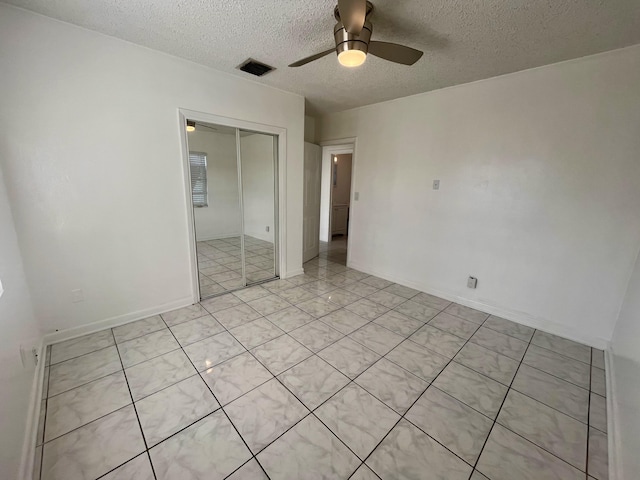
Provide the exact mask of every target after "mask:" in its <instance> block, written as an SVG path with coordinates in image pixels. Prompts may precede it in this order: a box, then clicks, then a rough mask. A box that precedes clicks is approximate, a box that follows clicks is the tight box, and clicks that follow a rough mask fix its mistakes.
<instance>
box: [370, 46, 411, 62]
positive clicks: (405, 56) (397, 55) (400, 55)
mask: <svg viewBox="0 0 640 480" xmlns="http://www.w3.org/2000/svg"><path fill="white" fill-rule="evenodd" d="M369 53H370V54H371V55H375V56H376V57H380V58H384V59H385V60H389V61H391V62H396V63H402V64H403V65H413V64H414V63H416V62H417V61H418V60H420V57H422V52H421V51H420V50H416V49H415V48H411V47H405V46H404V45H398V44H397V43H389V42H375V41H373V42H369Z"/></svg>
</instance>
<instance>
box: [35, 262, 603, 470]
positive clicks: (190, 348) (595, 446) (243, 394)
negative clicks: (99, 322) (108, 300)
mask: <svg viewBox="0 0 640 480" xmlns="http://www.w3.org/2000/svg"><path fill="white" fill-rule="evenodd" d="M323 253H324V255H323V256H322V257H319V258H316V259H314V260H312V261H311V262H309V263H308V264H306V265H305V274H304V275H300V276H297V277H293V278H290V279H287V280H277V281H274V282H269V283H266V284H262V285H259V286H254V287H251V288H248V289H245V290H241V291H237V292H235V293H233V294H225V295H222V296H218V297H214V298H211V299H208V300H204V301H203V302H201V304H197V305H193V306H190V307H186V308H182V309H180V310H176V311H173V312H167V313H165V314H162V315H158V316H154V317H151V318H148V319H144V320H140V321H137V322H134V323H130V324H127V325H123V326H121V327H117V328H114V329H112V330H106V331H103V332H98V333H94V334H91V335H87V336H85V337H82V338H78V339H74V340H70V341H67V342H63V343H58V344H55V345H53V346H51V347H49V349H48V353H47V361H46V365H47V366H46V369H45V384H44V396H43V399H42V411H41V412H42V414H41V421H40V428H39V432H38V447H37V453H36V455H37V458H36V469H35V472H34V478H41V479H43V480H50V479H65V480H74V479H96V478H105V479H109V480H114V479H134V478H135V479H154V478H155V479H162V480H164V479H180V480H182V479H215V478H230V479H235V480H238V479H264V478H272V479H316V478H327V479H329V478H331V479H334V478H335V479H340V478H344V479H347V478H352V479H375V478H382V479H473V480H481V479H491V480H502V479H509V480H513V479H521V478H522V479H562V480H566V479H574V478H575V479H578V478H580V479H583V480H587V479H597V480H604V479H607V421H606V419H607V413H606V399H605V397H604V395H605V388H604V380H605V374H604V354H603V352H602V351H600V350H595V349H592V348H589V347H587V346H584V345H580V344H578V343H575V342H572V341H569V340H566V339H563V338H560V337H557V336H554V335H550V334H548V333H545V332H542V331H537V330H533V329H531V328H528V327H525V326H523V325H519V324H516V323H513V322H510V321H508V320H504V319H502V318H499V317H495V316H490V315H488V314H486V313H483V312H480V311H477V310H473V309H470V308H467V307H464V306H461V305H456V304H452V303H450V302H448V301H446V300H443V299H441V298H437V297H434V296H431V295H428V294H426V293H421V292H418V291H416V290H413V289H410V288H407V287H404V286H401V285H397V284H393V283H391V282H388V281H386V280H383V279H380V278H376V277H371V276H368V275H366V274H364V273H362V272H358V271H356V270H352V269H349V268H346V267H345V266H344V265H342V264H339V263H335V262H332V261H330V260H329V259H328V258H327V255H328V253H327V251H325V252H323ZM336 255H340V254H339V253H338V254H336Z"/></svg>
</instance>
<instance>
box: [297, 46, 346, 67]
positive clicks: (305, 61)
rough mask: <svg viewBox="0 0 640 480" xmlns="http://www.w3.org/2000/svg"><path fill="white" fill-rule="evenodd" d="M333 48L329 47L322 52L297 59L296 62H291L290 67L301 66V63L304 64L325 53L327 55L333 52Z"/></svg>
mask: <svg viewBox="0 0 640 480" xmlns="http://www.w3.org/2000/svg"><path fill="white" fill-rule="evenodd" d="M335 51H336V49H335V48H330V49H329V50H325V51H324V52H320V53H316V54H315V55H311V56H310V57H307V58H303V59H302V60H298V61H297V62H293V63H292V64H291V65H289V66H290V67H301V66H302V65H306V64H307V63H309V62H313V61H314V60H317V59H319V58H322V57H324V56H325V55H329V54H330V53H331V52H335Z"/></svg>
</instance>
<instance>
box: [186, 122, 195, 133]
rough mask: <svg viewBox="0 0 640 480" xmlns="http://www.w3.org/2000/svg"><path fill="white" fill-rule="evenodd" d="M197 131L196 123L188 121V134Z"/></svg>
mask: <svg viewBox="0 0 640 480" xmlns="http://www.w3.org/2000/svg"><path fill="white" fill-rule="evenodd" d="M195 131H196V122H194V121H193V120H187V132H195Z"/></svg>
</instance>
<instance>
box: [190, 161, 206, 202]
mask: <svg viewBox="0 0 640 480" xmlns="http://www.w3.org/2000/svg"><path fill="white" fill-rule="evenodd" d="M189 166H190V170H191V197H192V198H193V206H194V207H198V208H202V207H207V206H208V205H209V202H208V192H207V154H206V153H203V152H189Z"/></svg>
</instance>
